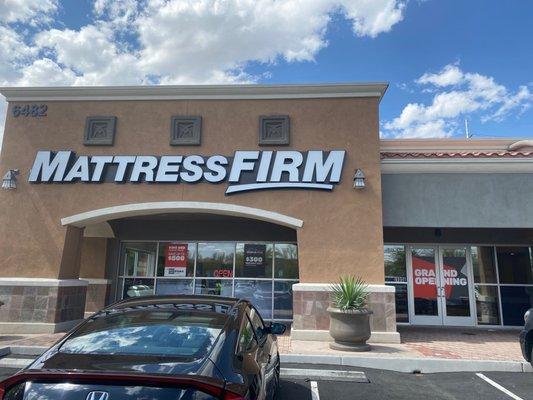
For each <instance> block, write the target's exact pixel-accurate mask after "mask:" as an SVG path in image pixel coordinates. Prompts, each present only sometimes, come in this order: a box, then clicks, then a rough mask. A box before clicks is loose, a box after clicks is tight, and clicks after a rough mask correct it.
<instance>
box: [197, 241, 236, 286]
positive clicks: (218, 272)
mask: <svg viewBox="0 0 533 400" xmlns="http://www.w3.org/2000/svg"><path fill="white" fill-rule="evenodd" d="M234 254H235V244H234V243H198V260H197V262H196V275H197V276H206V277H216V278H231V277H233V256H234Z"/></svg>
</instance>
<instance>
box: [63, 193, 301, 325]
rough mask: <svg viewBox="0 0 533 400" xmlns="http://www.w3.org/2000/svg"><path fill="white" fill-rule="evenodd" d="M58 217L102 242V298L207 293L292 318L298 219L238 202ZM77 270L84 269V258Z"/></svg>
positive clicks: (157, 206)
mask: <svg viewBox="0 0 533 400" xmlns="http://www.w3.org/2000/svg"><path fill="white" fill-rule="evenodd" d="M62 223H63V224H65V225H68V226H70V227H76V229H82V228H83V229H86V232H85V237H84V238H83V241H85V242H89V241H97V240H98V241H100V242H102V241H105V242H106V249H105V251H106V253H107V254H106V267H105V278H106V281H105V282H106V284H107V295H106V296H107V301H106V302H107V303H109V302H111V301H114V300H119V299H121V298H125V297H130V296H140V295H150V294H156V295H164V294H192V293H195V294H212V295H221V296H232V297H241V298H248V299H249V300H251V301H252V302H253V303H254V304H255V305H256V306H257V307H258V308H259V309H260V310H261V312H262V315H263V316H264V317H265V318H266V319H275V320H291V319H292V285H293V284H295V283H297V282H298V280H299V268H298V248H297V228H300V227H301V226H302V225H303V221H301V220H298V219H296V218H293V217H289V216H286V215H282V214H279V213H275V212H271V211H267V210H260V209H255V208H250V207H243V206H237V205H228V204H218V203H197V202H194V203H192V202H164V203H142V204H133V205H124V206H118V207H110V208H106V209H100V210H94V211H89V212H86V213H82V214H78V215H75V216H71V217H66V218H63V219H62ZM84 248H85V247H84ZM92 251H94V249H93V250H92ZM89 258H90V257H87V256H86V255H85V257H84V254H82V260H83V259H89ZM80 269H81V273H82V275H83V274H84V273H85V271H86V270H87V267H86V266H84V265H83V262H82V265H81V267H80ZM82 277H83V276H82ZM103 278H104V277H103ZM90 289H91V287H89V292H90Z"/></svg>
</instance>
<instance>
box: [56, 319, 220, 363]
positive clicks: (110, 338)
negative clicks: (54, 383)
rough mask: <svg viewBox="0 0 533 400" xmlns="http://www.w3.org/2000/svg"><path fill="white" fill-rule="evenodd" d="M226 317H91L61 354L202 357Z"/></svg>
mask: <svg viewBox="0 0 533 400" xmlns="http://www.w3.org/2000/svg"><path fill="white" fill-rule="evenodd" d="M226 319H227V316H226V315H225V314H222V313H217V312H212V311H197V310H193V311H185V310H179V309H167V310H136V309H128V310H119V311H114V312H111V313H102V314H100V315H97V316H96V317H93V318H92V319H91V320H89V321H88V323H87V324H85V325H84V326H83V327H81V328H80V329H79V330H78V331H76V332H75V333H74V334H73V336H71V337H70V338H69V339H68V340H67V341H66V342H65V343H63V345H62V346H61V349H60V352H62V353H71V354H119V355H120V354H123V355H154V356H167V357H195V358H197V357H204V356H205V355H206V354H208V353H209V351H210V349H211V347H212V346H213V344H214V342H215V340H216V339H217V337H218V335H219V334H220V331H221V330H222V328H223V326H224V324H225V322H226Z"/></svg>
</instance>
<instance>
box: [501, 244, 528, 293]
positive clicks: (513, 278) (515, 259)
mask: <svg viewBox="0 0 533 400" xmlns="http://www.w3.org/2000/svg"><path fill="white" fill-rule="evenodd" d="M496 255H497V257H498V275H499V278H500V283H512V284H533V263H532V262H531V256H530V253H529V247H496Z"/></svg>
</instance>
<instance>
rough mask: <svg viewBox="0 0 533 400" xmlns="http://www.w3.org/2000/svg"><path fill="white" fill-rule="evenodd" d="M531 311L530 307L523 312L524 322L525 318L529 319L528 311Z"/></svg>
mask: <svg viewBox="0 0 533 400" xmlns="http://www.w3.org/2000/svg"><path fill="white" fill-rule="evenodd" d="M530 311H531V308H530V309H529V310H527V311H526V313H525V314H524V322H527V320H528V319H529V312H530Z"/></svg>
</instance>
